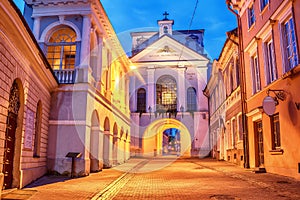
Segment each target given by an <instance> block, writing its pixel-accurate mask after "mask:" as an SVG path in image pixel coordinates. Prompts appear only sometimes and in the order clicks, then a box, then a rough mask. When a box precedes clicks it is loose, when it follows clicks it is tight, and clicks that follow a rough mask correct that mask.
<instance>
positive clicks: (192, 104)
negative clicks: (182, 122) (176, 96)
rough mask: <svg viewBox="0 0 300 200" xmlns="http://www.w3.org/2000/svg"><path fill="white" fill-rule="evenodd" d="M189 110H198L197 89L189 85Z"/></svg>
mask: <svg viewBox="0 0 300 200" xmlns="http://www.w3.org/2000/svg"><path fill="white" fill-rule="evenodd" d="M187 110H188V111H196V110H197V94H196V89H195V88H193V87H189V88H188V89H187Z"/></svg>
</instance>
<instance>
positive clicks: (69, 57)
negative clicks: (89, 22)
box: [46, 26, 76, 70]
mask: <svg viewBox="0 0 300 200" xmlns="http://www.w3.org/2000/svg"><path fill="white" fill-rule="evenodd" d="M46 46H47V60H48V62H49V63H50V65H51V67H52V68H53V69H55V70H62V69H74V66H75V54H76V33H75V31H73V30H72V29H71V28H69V27H66V26H63V27H61V28H59V29H57V30H55V31H54V32H53V33H52V35H51V36H50V38H49V40H48V42H47V43H46Z"/></svg>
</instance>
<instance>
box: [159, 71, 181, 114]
mask: <svg viewBox="0 0 300 200" xmlns="http://www.w3.org/2000/svg"><path fill="white" fill-rule="evenodd" d="M156 103H157V105H158V109H163V110H166V111H176V110H177V84H176V80H175V79H174V78H173V77H171V76H168V75H166V76H162V77H160V78H159V79H158V81H157V83H156Z"/></svg>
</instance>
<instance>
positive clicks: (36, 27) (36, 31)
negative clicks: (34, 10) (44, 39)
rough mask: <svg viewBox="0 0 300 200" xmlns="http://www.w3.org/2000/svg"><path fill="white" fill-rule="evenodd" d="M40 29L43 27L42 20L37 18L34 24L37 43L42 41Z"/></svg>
mask: <svg viewBox="0 0 300 200" xmlns="http://www.w3.org/2000/svg"><path fill="white" fill-rule="evenodd" d="M40 27H41V18H40V17H35V18H34V22H33V31H32V32H33V35H34V37H35V39H36V40H37V41H39V40H40V38H39V37H40Z"/></svg>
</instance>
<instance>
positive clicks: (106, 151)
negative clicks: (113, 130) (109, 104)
mask: <svg viewBox="0 0 300 200" xmlns="http://www.w3.org/2000/svg"><path fill="white" fill-rule="evenodd" d="M110 144H111V141H110V124H109V119H108V118H107V117H106V118H105V120H104V138H103V167H104V168H110V167H111V164H110V159H109V158H110V153H111V151H110Z"/></svg>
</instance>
